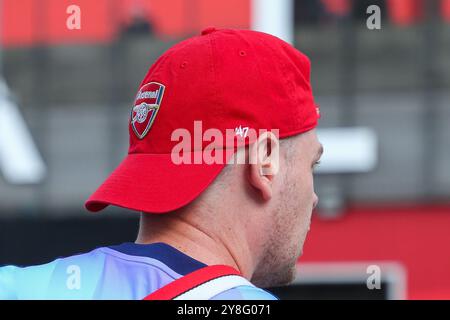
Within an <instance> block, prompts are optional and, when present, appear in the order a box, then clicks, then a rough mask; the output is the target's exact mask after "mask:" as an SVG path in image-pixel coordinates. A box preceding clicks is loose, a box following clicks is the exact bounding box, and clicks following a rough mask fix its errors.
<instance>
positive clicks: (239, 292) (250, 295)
mask: <svg viewBox="0 0 450 320" xmlns="http://www.w3.org/2000/svg"><path fill="white" fill-rule="evenodd" d="M211 300H278V298H277V297H276V296H275V295H273V294H272V293H270V292H269V291H267V290H264V289H261V288H258V287H255V286H238V287H235V288H232V289H229V290H226V291H224V292H221V293H219V294H218V295H216V296H214V297H213V298H212V299H211Z"/></svg>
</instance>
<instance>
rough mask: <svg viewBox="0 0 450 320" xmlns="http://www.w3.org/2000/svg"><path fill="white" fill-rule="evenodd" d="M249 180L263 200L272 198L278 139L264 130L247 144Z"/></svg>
mask: <svg viewBox="0 0 450 320" xmlns="http://www.w3.org/2000/svg"><path fill="white" fill-rule="evenodd" d="M249 159H250V161H249V162H250V163H249V177H248V178H249V181H250V184H251V185H252V186H253V187H254V188H256V189H257V190H258V191H259V192H260V193H261V196H262V198H263V199H264V200H265V201H268V200H270V199H271V198H272V194H273V180H274V179H275V177H276V175H277V173H278V168H279V141H278V139H277V137H276V136H275V135H274V134H273V133H271V132H266V133H264V134H261V135H260V136H259V137H258V139H257V141H256V142H255V143H253V144H251V145H250V146H249Z"/></svg>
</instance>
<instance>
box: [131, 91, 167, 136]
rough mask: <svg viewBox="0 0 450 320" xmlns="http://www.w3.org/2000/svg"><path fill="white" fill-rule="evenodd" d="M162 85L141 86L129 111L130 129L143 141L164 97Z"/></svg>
mask: <svg viewBox="0 0 450 320" xmlns="http://www.w3.org/2000/svg"><path fill="white" fill-rule="evenodd" d="M164 89H165V87H164V85H162V84H160V83H157V82H150V83H147V84H146V85H144V86H142V87H141V89H140V90H139V92H138V93H137V95H136V99H135V100H134V106H133V109H131V127H132V128H133V131H134V133H135V134H136V136H137V137H138V138H139V139H143V138H144V137H145V136H146V135H147V133H148V131H149V130H150V128H151V127H152V124H153V121H155V117H156V115H157V114H158V110H159V107H160V105H161V100H162V98H163V95H164Z"/></svg>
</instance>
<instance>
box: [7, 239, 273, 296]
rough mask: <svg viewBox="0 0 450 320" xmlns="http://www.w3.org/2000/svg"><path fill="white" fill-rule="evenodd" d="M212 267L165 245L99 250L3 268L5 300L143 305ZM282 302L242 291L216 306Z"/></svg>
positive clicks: (226, 293)
mask: <svg viewBox="0 0 450 320" xmlns="http://www.w3.org/2000/svg"><path fill="white" fill-rule="evenodd" d="M205 266H206V265H205V264H203V263H202V262H200V261H197V260H195V259H193V258H191V257H189V256H188V255H186V254H184V253H182V252H181V251H179V250H177V249H175V248H173V247H172V246H169V245H167V244H165V243H153V244H135V243H123V244H121V245H118V246H111V247H102V248H97V249H95V250H93V251H90V252H88V253H84V254H79V255H74V256H70V257H66V258H61V259H56V260H54V261H52V262H50V263H47V264H43V265H38V266H32V267H25V268H19V267H15V266H6V267H2V268H0V299H87V300H89V299H121V300H128V299H139V300H140V299H143V298H144V297H145V296H147V295H148V294H150V293H152V292H153V291H155V290H157V289H159V288H161V287H163V286H165V285H166V284H168V283H170V282H172V281H174V280H175V279H178V278H180V277H182V276H183V275H186V274H188V273H190V272H193V271H195V270H197V269H200V268H203V267H205ZM229 299H233V300H242V299H244V300H277V298H276V297H275V296H274V295H272V294H271V293H269V292H268V291H265V290H263V289H260V288H256V287H252V286H239V287H236V288H233V289H229V290H227V291H224V292H222V293H220V294H218V295H216V296H214V297H213V298H212V300H229Z"/></svg>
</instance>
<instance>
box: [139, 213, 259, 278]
mask: <svg viewBox="0 0 450 320" xmlns="http://www.w3.org/2000/svg"><path fill="white" fill-rule="evenodd" d="M194 216H195V215H190V214H188V213H186V212H183V213H182V214H178V213H169V214H165V215H151V214H146V213H143V214H142V215H141V223H140V228H139V235H138V238H137V240H136V243H141V244H149V243H156V242H164V243H167V244H169V245H171V246H172V247H174V248H176V249H178V250H179V251H181V252H183V253H185V254H187V255H188V256H190V257H192V258H194V259H196V260H198V261H200V262H203V263H205V264H206V265H216V264H221V265H228V266H231V267H233V268H235V269H237V270H238V271H239V272H240V273H241V274H242V275H243V276H244V277H245V278H247V279H249V280H250V279H251V277H252V275H253V272H254V266H253V261H252V258H251V252H250V250H249V248H248V245H245V243H247V242H246V241H245V239H244V237H242V233H238V232H236V231H235V228H236V226H235V225H234V227H233V228H227V226H226V224H223V223H220V224H219V223H216V226H218V228H214V226H211V225H210V226H208V227H203V225H202V224H199V223H196V222H195V221H193V220H192V219H191V218H192V217H194ZM203 221H207V220H204V219H203ZM214 231H217V232H214Z"/></svg>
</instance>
